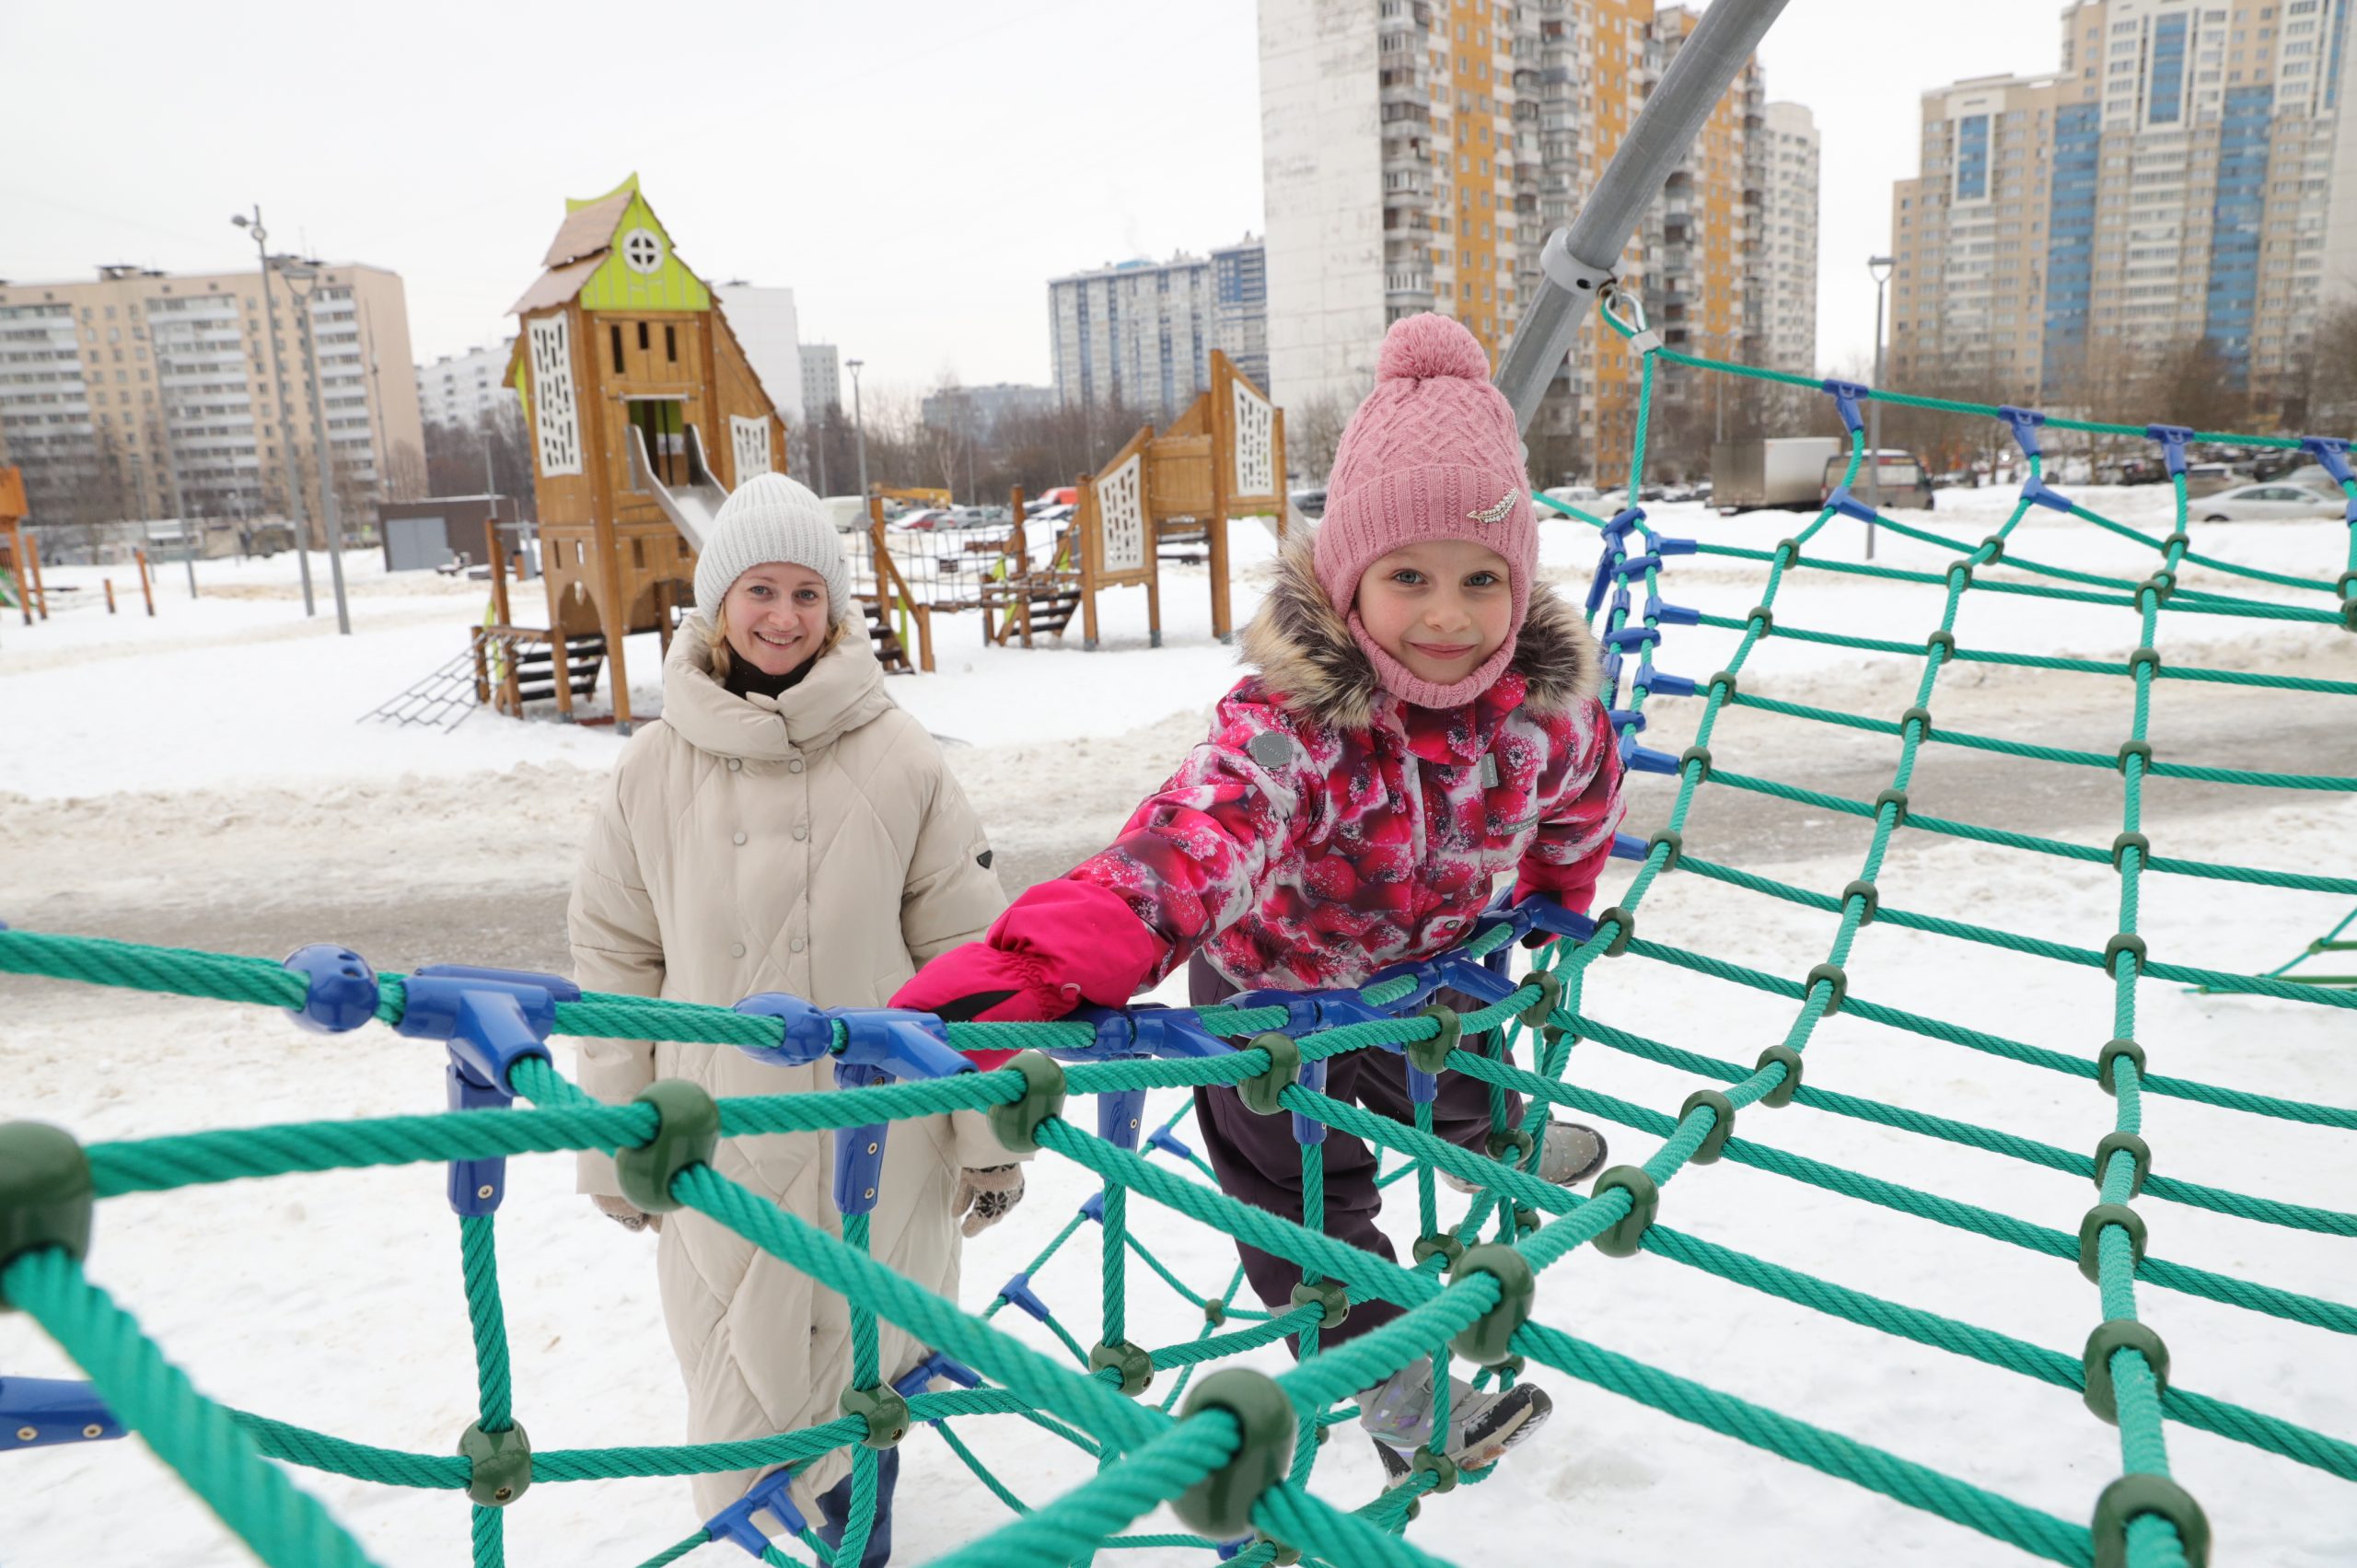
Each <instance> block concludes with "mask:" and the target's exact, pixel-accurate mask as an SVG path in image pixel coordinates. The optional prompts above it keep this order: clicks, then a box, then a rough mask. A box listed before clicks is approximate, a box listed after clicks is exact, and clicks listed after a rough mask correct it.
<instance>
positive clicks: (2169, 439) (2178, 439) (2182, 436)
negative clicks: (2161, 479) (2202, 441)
mask: <svg viewBox="0 0 2357 1568" xmlns="http://www.w3.org/2000/svg"><path fill="white" fill-rule="evenodd" d="M2144 434H2145V435H2146V436H2150V437H2152V438H2153V439H2154V440H2155V441H2158V442H2159V443H2160V444H2161V456H2162V458H2163V459H2165V461H2166V462H2167V463H2168V466H2169V472H2170V473H2171V474H2172V475H2175V474H2180V473H2183V472H2184V471H2185V444H2186V443H2187V442H2188V441H2190V440H2192V439H2193V431H2192V428H2191V427H2190V426H2189V425H2183V424H2148V425H2146V426H2144Z"/></svg>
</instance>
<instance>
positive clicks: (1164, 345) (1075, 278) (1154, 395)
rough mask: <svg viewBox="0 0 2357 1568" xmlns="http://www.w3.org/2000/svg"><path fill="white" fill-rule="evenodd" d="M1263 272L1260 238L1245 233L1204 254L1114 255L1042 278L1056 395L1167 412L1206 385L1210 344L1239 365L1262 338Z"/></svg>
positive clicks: (1161, 416) (1157, 415)
mask: <svg viewBox="0 0 2357 1568" xmlns="http://www.w3.org/2000/svg"><path fill="white" fill-rule="evenodd" d="M1266 277H1267V273H1266V271H1265V263H1264V262H1263V261H1262V256H1261V244H1260V241H1259V240H1258V239H1252V238H1247V239H1245V240H1244V241H1242V242H1241V243H1240V244H1237V245H1233V246H1227V247H1225V248H1223V249H1222V250H1218V251H1215V252H1213V255H1212V256H1209V257H1203V256H1189V255H1184V254H1181V255H1178V256H1174V257H1172V258H1171V259H1170V260H1169V261H1120V262H1117V263H1115V264H1113V265H1111V266H1107V267H1099V268H1097V269H1096V270H1095V271H1093V272H1086V273H1073V274H1072V275H1070V276H1068V277H1061V278H1055V279H1051V281H1050V282H1049V284H1048V320H1049V332H1050V347H1051V354H1052V357H1053V360H1054V365H1055V385H1056V395H1057V397H1058V398H1059V399H1060V400H1061V401H1062V402H1063V403H1064V405H1065V406H1067V407H1072V406H1075V405H1078V404H1083V403H1118V404H1120V405H1121V406H1123V407H1126V408H1130V409H1133V410H1136V411H1138V412H1141V413H1143V414H1144V415H1145V417H1147V418H1149V419H1151V420H1153V421H1154V422H1155V424H1161V423H1163V422H1164V421H1166V420H1171V419H1176V418H1177V417H1178V416H1179V415H1180V414H1181V413H1184V412H1186V411H1187V406H1188V405H1189V404H1190V403H1191V402H1193V401H1194V400H1195V394H1196V393H1197V392H1199V391H1202V389H1204V388H1206V387H1208V386H1210V385H1211V351H1212V350H1213V349H1215V348H1216V349H1220V350H1222V351H1223V352H1225V353H1227V354H1233V355H1236V356H1237V358H1238V359H1239V367H1242V363H1241V362H1242V360H1243V357H1244V355H1246V354H1249V353H1250V352H1251V349H1252V345H1253V343H1254V342H1255V341H1256V340H1258V341H1260V342H1261V343H1265V342H1266V340H1267V331H1268V327H1267V315H1266V309H1267V299H1266V290H1267V284H1266ZM1230 344H1235V345H1237V346H1236V347H1233V348H1231V347H1230V346H1229V345H1230ZM1259 378H1260V377H1255V379H1256V380H1258V379H1259Z"/></svg>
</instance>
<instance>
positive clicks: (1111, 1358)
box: [1088, 1340, 1154, 1400]
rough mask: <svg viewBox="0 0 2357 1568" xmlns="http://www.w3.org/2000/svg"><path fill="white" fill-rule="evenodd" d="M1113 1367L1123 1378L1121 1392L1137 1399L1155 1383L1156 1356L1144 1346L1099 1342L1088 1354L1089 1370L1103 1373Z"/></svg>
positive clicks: (1122, 1342)
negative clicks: (1149, 1385)
mask: <svg viewBox="0 0 2357 1568" xmlns="http://www.w3.org/2000/svg"><path fill="white" fill-rule="evenodd" d="M1107 1367H1111V1368H1112V1369H1113V1370H1114V1371H1115V1372H1118V1373H1120V1376H1121V1392H1123V1393H1124V1394H1127V1395H1128V1396H1129V1397H1130V1398H1132V1399H1133V1400H1134V1399H1136V1398H1137V1397H1138V1396H1139V1395H1140V1394H1143V1393H1144V1392H1145V1390H1146V1386H1147V1385H1148V1384H1150V1383H1152V1382H1153V1381H1154V1356H1153V1354H1152V1353H1149V1352H1148V1351H1147V1350H1146V1349H1145V1347H1144V1346H1143V1345H1137V1344H1132V1343H1131V1342H1129V1341H1127V1340H1117V1341H1115V1342H1112V1343H1110V1344H1109V1343H1107V1342H1104V1341H1102V1340H1099V1341H1098V1342H1097V1343H1096V1344H1095V1345H1094V1346H1092V1347H1090V1349H1089V1352H1088V1370H1090V1371H1091V1372H1102V1371H1104V1370H1105V1369H1106V1368H1107Z"/></svg>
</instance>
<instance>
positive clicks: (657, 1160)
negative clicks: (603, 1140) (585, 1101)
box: [614, 1078, 720, 1214]
mask: <svg viewBox="0 0 2357 1568" xmlns="http://www.w3.org/2000/svg"><path fill="white" fill-rule="evenodd" d="M633 1103H635V1104H639V1105H651V1106H653V1107H654V1108H655V1114H656V1119H657V1120H656V1123H655V1136H653V1137H652V1138H649V1139H648V1140H647V1141H646V1142H645V1143H644V1144H640V1145H639V1146H638V1147H636V1148H634V1149H617V1150H615V1151H614V1174H615V1175H616V1176H618V1177H620V1178H621V1187H622V1196H623V1197H625V1198H627V1199H629V1200H630V1202H631V1204H632V1206H633V1207H634V1208H636V1209H638V1210H640V1211H641V1212H642V1213H644V1214H671V1213H673V1212H675V1211H677V1210H678V1209H679V1207H680V1203H679V1200H678V1199H677V1198H674V1197H672V1196H671V1182H672V1179H674V1178H675V1177H677V1176H678V1175H679V1172H681V1171H683V1170H685V1169H687V1168H688V1167H690V1166H696V1165H707V1164H710V1163H711V1160H712V1152H713V1150H714V1149H716V1148H718V1147H719V1146H720V1107H719V1106H717V1105H715V1104H714V1103H713V1098H712V1096H711V1095H710V1094H708V1093H706V1092H705V1090H704V1088H703V1086H702V1085H701V1084H691V1083H690V1082H688V1080H686V1079H685V1078H658V1079H656V1081H655V1082H654V1083H651V1084H649V1085H647V1086H646V1087H644V1088H643V1089H641V1090H639V1091H638V1095H637V1097H636V1099H635V1101H634V1102H633Z"/></svg>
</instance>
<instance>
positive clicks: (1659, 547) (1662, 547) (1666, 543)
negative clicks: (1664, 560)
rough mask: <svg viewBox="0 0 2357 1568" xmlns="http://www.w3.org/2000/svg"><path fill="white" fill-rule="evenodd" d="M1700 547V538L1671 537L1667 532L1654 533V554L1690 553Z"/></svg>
mask: <svg viewBox="0 0 2357 1568" xmlns="http://www.w3.org/2000/svg"><path fill="white" fill-rule="evenodd" d="M1701 547H1702V541H1701V540H1694V539H1672V538H1670V537H1669V536H1668V535H1667V534H1658V533H1657V534H1655V535H1654V553H1655V555H1691V554H1693V553H1694V552H1696V551H1697V550H1700V549H1701Z"/></svg>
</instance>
